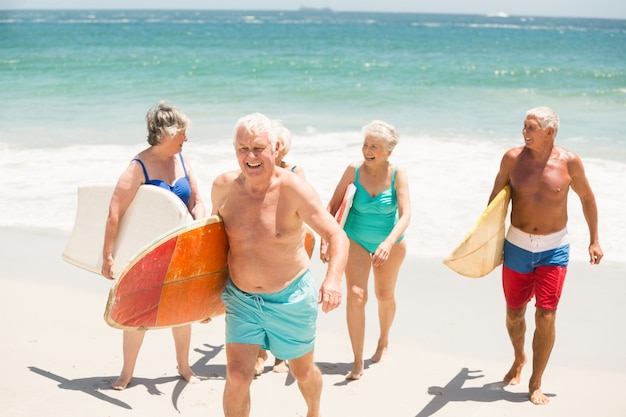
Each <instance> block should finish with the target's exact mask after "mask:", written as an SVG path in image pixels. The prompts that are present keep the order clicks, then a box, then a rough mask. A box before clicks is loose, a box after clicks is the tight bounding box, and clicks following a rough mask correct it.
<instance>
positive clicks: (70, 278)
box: [0, 230, 626, 417]
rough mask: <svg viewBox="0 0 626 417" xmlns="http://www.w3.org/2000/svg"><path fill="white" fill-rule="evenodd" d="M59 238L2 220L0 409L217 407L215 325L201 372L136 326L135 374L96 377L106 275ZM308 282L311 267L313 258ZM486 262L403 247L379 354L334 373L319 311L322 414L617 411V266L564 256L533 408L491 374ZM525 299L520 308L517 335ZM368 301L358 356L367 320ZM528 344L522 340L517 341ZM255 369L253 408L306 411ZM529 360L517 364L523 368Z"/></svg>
mask: <svg viewBox="0 0 626 417" xmlns="http://www.w3.org/2000/svg"><path fill="white" fill-rule="evenodd" d="M65 240H66V236H62V235H58V234H56V235H55V234H42V233H39V234H38V233H33V232H18V231H15V230H2V250H1V251H0V252H1V253H0V265H2V272H0V284H2V291H0V312H1V314H0V325H1V326H2V329H3V337H2V343H1V344H0V358H1V359H0V360H1V361H2V369H3V371H4V372H3V378H2V379H1V380H0V413H1V414H2V415H3V416H11V417H19V416H28V417H31V416H33V417H34V416H37V417H39V416H45V415H51V416H64V417H73V416H76V417H79V416H80V417H84V416H90V417H101V416H102V417H104V416H126V415H132V416H150V417H158V416H178V415H180V416H203V417H206V416H219V415H223V413H222V391H223V387H224V373H225V354H224V346H223V334H224V322H223V319H222V318H221V317H220V318H217V319H215V320H214V321H213V322H211V323H209V324H195V325H194V326H193V335H192V350H191V352H190V363H191V364H192V368H193V369H194V371H195V372H196V373H197V374H198V376H200V377H201V378H202V382H201V383H200V384H197V385H188V384H186V383H185V382H184V381H182V380H181V379H180V378H179V377H178V375H177V371H176V366H175V363H176V362H175V358H174V347H173V340H172V337H171V332H169V331H168V330H158V331H152V332H149V333H148V335H147V336H146V339H145V342H144V346H143V347H142V350H141V352H140V355H139V360H138V362H137V368H136V372H135V378H134V379H133V382H132V384H131V386H130V387H129V388H128V389H126V390H125V391H121V392H120V391H114V390H112V389H110V388H109V384H110V383H111V381H113V380H114V379H115V378H116V377H117V375H118V373H119V371H120V369H121V363H122V359H121V341H122V335H121V332H120V331H119V330H116V329H112V328H110V327H108V326H107V325H106V324H105V322H104V320H103V318H102V314H103V312H104V307H105V303H106V299H107V295H108V289H109V287H110V282H109V281H107V280H105V279H103V278H102V277H100V276H98V275H95V274H91V273H89V272H86V271H83V270H80V269H78V268H76V267H74V266H71V265H69V264H66V263H64V262H63V261H62V260H61V259H60V253H61V251H62V250H63V247H64V245H65ZM312 269H313V271H314V273H315V275H316V278H317V279H320V278H321V274H322V272H323V267H322V266H321V264H320V263H319V262H316V261H314V262H313V265H312ZM499 272H500V271H499V269H497V270H496V271H494V273H492V274H491V275H489V276H487V277H485V278H481V279H477V280H472V279H467V278H463V277H460V276H458V275H456V274H454V273H453V272H451V271H449V270H448V269H447V268H446V267H445V266H444V265H443V264H442V263H441V260H440V259H419V258H410V259H407V261H406V262H405V264H404V266H403V269H402V272H401V278H400V281H399V283H398V290H397V294H398V312H397V318H396V321H395V323H394V327H393V329H392V337H391V340H392V344H391V346H390V352H389V356H388V357H387V359H386V360H385V361H384V362H382V363H379V364H368V368H367V369H366V371H365V374H364V377H363V378H362V379H361V380H359V381H353V382H347V381H345V379H344V375H345V374H347V372H348V371H349V370H350V367H351V360H352V355H351V350H350V343H349V339H348V336H347V331H346V326H345V311H344V309H343V308H340V309H339V310H336V311H334V312H331V313H329V314H324V313H320V318H319V321H318V339H317V346H316V361H317V363H318V365H319V367H320V369H321V371H322V373H323V377H324V391H323V395H322V411H323V415H324V416H326V417H334V416H366V417H367V416H385V417H426V416H437V417H446V416H454V417H470V416H493V417H506V416H511V417H528V416H550V417H553V416H563V417H577V416H580V417H588V416H594V417H595V416H616V417H618V416H624V415H626V395H624V394H623V392H622V391H623V389H622V383H623V382H624V380H625V379H626V355H624V354H623V350H624V341H625V340H626V333H625V332H624V330H625V327H624V324H623V323H624V322H623V318H624V309H623V304H624V303H623V297H624V294H626V279H625V278H624V277H625V275H626V264H624V263H611V262H606V263H605V264H603V265H600V266H593V267H592V266H590V265H586V264H572V265H570V273H569V276H568V280H567V282H566V286H565V290H564V296H563V298H562V301H561V305H560V309H559V314H558V317H557V340H556V345H555V348H554V351H553V354H552V357H551V360H550V363H549V364H548V369H547V371H546V374H545V376H544V382H543V390H544V392H545V393H547V394H548V395H550V397H551V402H550V404H548V405H546V406H535V405H532V404H530V403H529V402H528V401H527V393H526V385H527V383H528V379H527V378H528V376H529V373H530V372H529V369H526V372H525V373H524V374H523V381H522V384H521V385H520V386H516V387H511V386H506V387H504V386H502V384H501V383H500V382H499V381H500V379H501V378H502V376H503V375H504V373H505V372H506V371H507V370H508V368H509V366H510V364H511V361H512V350H511V347H510V345H509V342H508V338H507V336H506V331H505V328H504V303H503V299H502V294H501V289H500V282H499ZM530 310H533V309H532V308H529V315H528V318H529V319H530V320H529V322H528V334H529V336H528V340H527V346H530V338H531V337H532V334H531V332H532V331H533V329H534V325H533V323H532V311H530ZM375 311H376V310H375V300H374V298H373V296H372V297H371V301H370V303H369V305H368V324H367V333H366V353H367V352H370V353H373V352H374V348H375V346H376V338H377V336H378V334H377V323H376V313H375ZM528 353H530V350H529V351H528ZM272 363H273V359H272V358H270V359H269V360H268V361H267V363H266V370H267V372H266V373H265V374H263V375H262V376H260V377H259V378H258V379H257V380H255V381H254V383H253V385H252V413H251V415H252V416H263V417H282V416H305V414H306V408H305V405H304V402H303V400H302V398H301V396H300V394H299V391H298V388H297V385H296V384H295V382H294V380H293V378H291V377H290V376H289V375H287V374H274V373H272V372H271V370H270V369H271V365H272ZM527 368H529V366H527Z"/></svg>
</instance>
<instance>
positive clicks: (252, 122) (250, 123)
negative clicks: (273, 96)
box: [233, 113, 278, 147]
mask: <svg viewBox="0 0 626 417" xmlns="http://www.w3.org/2000/svg"><path fill="white" fill-rule="evenodd" d="M241 128H244V129H246V132H248V133H250V134H254V135H258V134H260V133H264V132H266V133H267V137H268V138H269V139H270V143H271V144H272V147H274V146H276V141H277V140H278V139H277V136H276V132H275V131H274V125H273V123H272V121H271V120H270V118H269V117H267V116H266V115H264V114H262V113H252V114H248V115H246V116H243V117H241V118H239V120H237V123H236V124H235V140H236V138H237V132H238V131H239V129H241ZM235 140H233V144H235V145H236V143H235Z"/></svg>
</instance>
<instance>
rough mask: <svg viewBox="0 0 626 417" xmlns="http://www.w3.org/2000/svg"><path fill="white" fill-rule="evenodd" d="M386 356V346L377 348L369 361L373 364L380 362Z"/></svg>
mask: <svg viewBox="0 0 626 417" xmlns="http://www.w3.org/2000/svg"><path fill="white" fill-rule="evenodd" d="M386 356H387V346H378V347H377V348H376V352H374V355H372V357H371V360H372V362H374V363H378V362H382V360H383V359H384V358H385V357H386Z"/></svg>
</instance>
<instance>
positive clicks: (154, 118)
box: [146, 100, 191, 145]
mask: <svg viewBox="0 0 626 417" xmlns="http://www.w3.org/2000/svg"><path fill="white" fill-rule="evenodd" d="M190 122H191V121H190V120H189V118H188V117H187V116H186V115H185V114H184V113H183V112H182V111H180V110H179V109H177V108H176V107H174V106H172V105H169V104H167V103H166V102H165V101H164V100H161V101H159V103H158V104H157V105H156V106H154V107H153V108H151V109H150V110H148V113H147V114H146V124H147V125H148V143H149V144H150V145H158V144H160V143H161V138H162V137H163V135H166V136H170V137H171V136H175V135H176V134H177V133H178V132H179V131H181V130H184V129H187V126H188V125H189V123H190Z"/></svg>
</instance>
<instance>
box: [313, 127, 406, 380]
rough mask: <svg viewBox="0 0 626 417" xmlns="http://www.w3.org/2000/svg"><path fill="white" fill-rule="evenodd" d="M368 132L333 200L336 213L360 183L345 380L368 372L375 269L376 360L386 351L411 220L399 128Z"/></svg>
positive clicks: (351, 219) (353, 214)
mask: <svg viewBox="0 0 626 417" xmlns="http://www.w3.org/2000/svg"><path fill="white" fill-rule="evenodd" d="M363 135H364V138H365V139H364V141H363V148H362V152H363V158H364V159H363V161H361V162H359V163H352V164H350V165H348V167H347V168H346V170H345V171H344V173H343V176H342V177H341V180H340V181H339V184H337V188H336V189H335V193H334V194H333V197H332V199H331V200H330V202H329V203H328V210H329V211H330V212H331V214H335V213H336V212H337V210H338V209H339V206H340V205H341V200H342V198H343V195H344V192H345V190H346V188H347V186H348V185H349V184H350V183H354V184H355V185H356V188H357V189H356V193H355V195H354V200H353V203H352V208H351V209H350V213H349V214H348V218H347V220H346V224H345V226H344V228H345V231H346V234H347V235H348V237H349V238H350V253H349V256H348V264H347V266H346V272H345V273H346V284H347V288H348V294H347V302H346V313H347V321H348V332H349V334H350V341H351V342H352V351H353V353H354V364H353V366H352V371H351V372H350V373H349V374H348V375H347V376H346V379H359V378H360V377H361V376H362V375H363V369H364V360H363V345H364V340H365V304H366V303H367V297H368V288H367V287H368V279H369V275H370V270H372V271H373V273H374V291H375V294H376V299H377V301H378V320H379V324H380V336H379V338H378V345H377V347H376V352H375V353H374V355H373V356H372V357H371V361H372V362H379V361H380V360H381V359H382V358H383V356H384V354H385V353H386V351H387V346H388V344H389V331H390V329H391V324H392V323H393V319H394V315H395V312H396V300H395V294H394V292H395V287H396V281H397V278H398V272H399V271H400V266H401V265H402V261H403V260H404V257H405V255H406V242H405V241H404V240H403V238H404V232H405V230H406V228H407V227H408V226H409V222H410V219H411V200H410V196H409V184H408V178H407V175H406V172H405V171H404V170H403V169H402V168H400V167H398V166H397V165H395V164H393V163H391V162H389V160H388V158H389V156H390V155H391V152H392V151H393V149H394V147H395V146H396V144H397V143H398V133H397V132H396V130H395V128H394V127H393V126H390V125H389V124H387V123H385V122H382V121H378V120H375V121H373V122H371V123H370V124H368V125H366V126H365V127H364V128H363ZM326 250H327V248H326V242H322V244H321V254H322V262H326V261H328V259H327V258H326V255H325V254H326Z"/></svg>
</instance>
